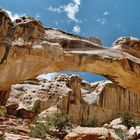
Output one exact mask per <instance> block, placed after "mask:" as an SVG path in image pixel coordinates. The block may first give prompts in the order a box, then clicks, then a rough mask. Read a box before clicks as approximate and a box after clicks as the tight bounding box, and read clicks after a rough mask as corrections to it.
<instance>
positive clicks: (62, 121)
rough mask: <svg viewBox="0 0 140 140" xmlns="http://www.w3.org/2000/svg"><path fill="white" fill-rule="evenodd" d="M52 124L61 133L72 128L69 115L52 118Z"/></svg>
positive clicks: (58, 115)
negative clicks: (67, 128)
mask: <svg viewBox="0 0 140 140" xmlns="http://www.w3.org/2000/svg"><path fill="white" fill-rule="evenodd" d="M51 122H52V124H51V125H53V126H54V127H55V128H56V129H58V130H59V131H61V130H63V129H65V128H66V127H70V126H71V123H70V116H68V115H67V114H57V115H55V116H54V117H53V118H52V120H51Z"/></svg>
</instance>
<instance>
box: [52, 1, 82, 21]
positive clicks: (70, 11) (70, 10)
mask: <svg viewBox="0 0 140 140" xmlns="http://www.w3.org/2000/svg"><path fill="white" fill-rule="evenodd" d="M80 5H81V0H72V2H70V3H68V4H67V5H61V6H59V7H58V8H54V7H52V6H50V7H49V10H50V11H52V12H58V13H61V12H65V13H66V15H67V17H68V18H69V19H70V20H71V21H74V22H78V19H77V17H76V14H77V13H78V12H79V8H80Z"/></svg>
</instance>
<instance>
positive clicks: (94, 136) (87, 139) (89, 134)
mask: <svg viewBox="0 0 140 140" xmlns="http://www.w3.org/2000/svg"><path fill="white" fill-rule="evenodd" d="M105 139H110V140H121V139H120V138H119V137H118V136H117V135H116V134H115V133H114V132H113V131H110V130H108V129H106V128H102V127H99V128H88V127H77V128H75V129H73V130H72V132H71V133H69V134H68V135H67V136H66V137H65V138H64V140H105Z"/></svg>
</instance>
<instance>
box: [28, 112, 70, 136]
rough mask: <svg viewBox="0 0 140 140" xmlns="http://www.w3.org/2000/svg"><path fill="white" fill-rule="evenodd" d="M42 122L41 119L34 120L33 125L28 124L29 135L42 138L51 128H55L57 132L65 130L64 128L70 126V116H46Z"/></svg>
mask: <svg viewBox="0 0 140 140" xmlns="http://www.w3.org/2000/svg"><path fill="white" fill-rule="evenodd" d="M43 122H44V123H41V120H38V121H37V120H36V121H35V122H34V124H33V125H31V126H29V128H30V136H31V137H34V138H41V139H43V138H45V137H46V133H50V130H51V128H55V129H57V130H58V131H59V132H65V131H64V129H65V128H66V127H69V126H71V125H70V117H69V116H68V115H66V114H56V115H55V116H51V117H46V118H45V119H44V120H43Z"/></svg>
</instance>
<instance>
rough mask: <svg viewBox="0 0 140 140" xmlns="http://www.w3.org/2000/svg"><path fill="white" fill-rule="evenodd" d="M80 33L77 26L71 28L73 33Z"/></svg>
mask: <svg viewBox="0 0 140 140" xmlns="http://www.w3.org/2000/svg"><path fill="white" fill-rule="evenodd" d="M80 31H81V28H80V27H79V26H78V25H76V26H74V27H73V32H75V33H80Z"/></svg>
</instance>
